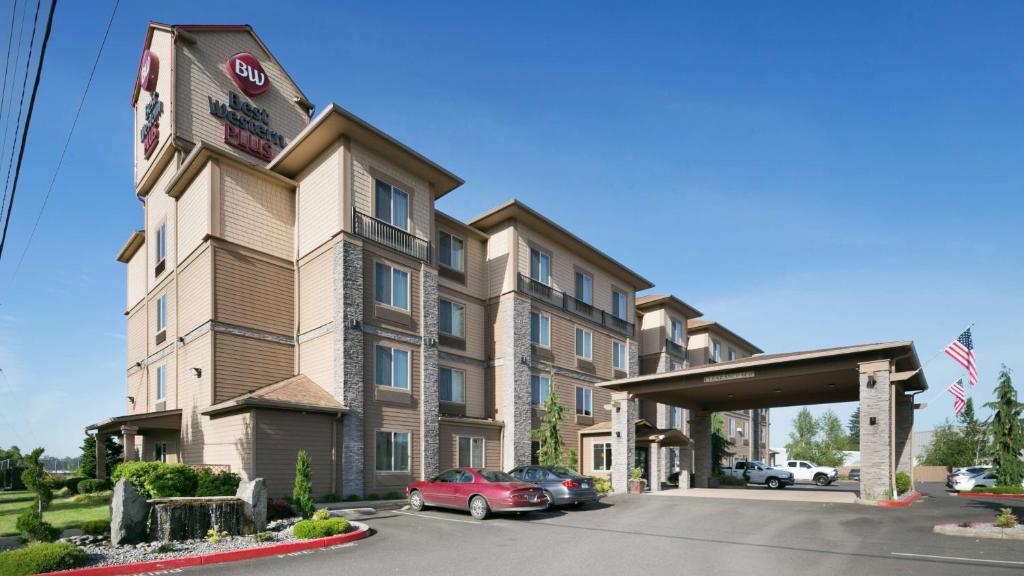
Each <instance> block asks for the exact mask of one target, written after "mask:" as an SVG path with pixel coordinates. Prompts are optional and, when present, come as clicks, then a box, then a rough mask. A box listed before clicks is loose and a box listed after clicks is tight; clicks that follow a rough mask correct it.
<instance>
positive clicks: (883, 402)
mask: <svg viewBox="0 0 1024 576" xmlns="http://www.w3.org/2000/svg"><path fill="white" fill-rule="evenodd" d="M860 366H861V373H860V470H861V479H860V497H861V498H863V499H865V500H880V499H882V498H884V497H885V494H886V492H887V491H890V490H892V489H893V475H892V468H891V466H892V425H893V423H892V419H891V418H890V414H891V410H892V406H891V404H892V397H893V389H892V385H891V384H890V383H889V370H890V369H889V362H888V361H887V360H886V361H879V362H865V363H863V364H861V365H860ZM872 379H873V380H874V383H872ZM872 417H874V418H875V424H874V425H871V418H872Z"/></svg>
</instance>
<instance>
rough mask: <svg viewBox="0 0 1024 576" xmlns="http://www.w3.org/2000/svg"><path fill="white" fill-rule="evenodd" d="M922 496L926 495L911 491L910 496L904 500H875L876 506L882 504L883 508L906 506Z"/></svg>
mask: <svg viewBox="0 0 1024 576" xmlns="http://www.w3.org/2000/svg"><path fill="white" fill-rule="evenodd" d="M922 496H924V495H923V494H921V493H920V492H911V493H910V496H907V497H906V498H904V499H902V500H879V501H878V502H875V506H881V507H883V508H906V507H907V506H910V505H911V504H913V503H914V502H916V501H917V500H919V499H920V498H921V497H922Z"/></svg>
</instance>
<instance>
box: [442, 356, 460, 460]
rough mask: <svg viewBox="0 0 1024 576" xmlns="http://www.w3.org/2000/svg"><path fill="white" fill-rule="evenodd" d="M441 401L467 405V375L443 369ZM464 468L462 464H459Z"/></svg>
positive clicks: (458, 371) (450, 369)
mask: <svg viewBox="0 0 1024 576" xmlns="http://www.w3.org/2000/svg"><path fill="white" fill-rule="evenodd" d="M440 380H441V401H442V402H457V403H459V404H465V403H466V373H465V372H463V371H462V370H455V369H452V368H444V367H442V368H441V370H440ZM459 466H462V464H459Z"/></svg>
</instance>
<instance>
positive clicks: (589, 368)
mask: <svg viewBox="0 0 1024 576" xmlns="http://www.w3.org/2000/svg"><path fill="white" fill-rule="evenodd" d="M534 309H535V310H539V311H542V312H544V313H546V314H548V315H549V316H551V347H550V348H547V349H545V348H540V347H534V359H538V360H541V361H545V362H550V361H552V359H553V361H554V364H555V365H556V366H559V367H562V368H568V369H570V370H579V371H581V372H586V373H588V374H590V375H592V376H595V377H597V378H600V379H602V380H614V379H616V378H620V377H625V374H623V373H621V372H619V373H617V371H616V370H615V369H613V368H612V342H615V341H618V342H622V343H625V342H626V339H625V338H620V337H615V336H611V335H609V334H606V333H604V332H601V331H599V329H598V328H597V327H595V326H593V325H590V324H587V323H586V322H576V321H575V320H574V319H573V318H572V317H571V316H568V315H563V314H564V313H562V312H556V311H554V310H552V309H551V308H547V307H545V306H538V305H536V304H535V305H534ZM577 327H580V328H582V329H584V330H588V331H590V332H591V334H592V337H591V342H592V352H593V354H592V356H593V359H592V360H591V361H589V362H587V361H581V360H579V359H577V357H576V328H577Z"/></svg>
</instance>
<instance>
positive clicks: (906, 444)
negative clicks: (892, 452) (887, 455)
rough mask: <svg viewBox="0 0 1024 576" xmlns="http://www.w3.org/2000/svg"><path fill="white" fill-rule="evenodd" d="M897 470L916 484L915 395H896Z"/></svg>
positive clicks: (911, 482) (912, 483) (911, 483)
mask: <svg viewBox="0 0 1024 576" xmlns="http://www.w3.org/2000/svg"><path fill="white" fill-rule="evenodd" d="M895 431H896V471H897V472H904V473H906V474H907V475H908V476H910V485H911V487H913V485H914V397H913V396H907V395H903V394H901V395H899V396H897V397H896V426H895Z"/></svg>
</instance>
